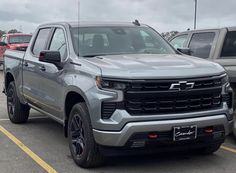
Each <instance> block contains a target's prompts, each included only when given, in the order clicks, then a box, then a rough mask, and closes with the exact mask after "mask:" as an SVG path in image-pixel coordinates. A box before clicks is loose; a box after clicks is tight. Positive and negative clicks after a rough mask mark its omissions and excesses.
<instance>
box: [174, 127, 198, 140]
mask: <svg viewBox="0 0 236 173" xmlns="http://www.w3.org/2000/svg"><path fill="white" fill-rule="evenodd" d="M196 138H197V126H196V125H192V126H182V127H174V130H173V140H174V141H185V140H194V139H196Z"/></svg>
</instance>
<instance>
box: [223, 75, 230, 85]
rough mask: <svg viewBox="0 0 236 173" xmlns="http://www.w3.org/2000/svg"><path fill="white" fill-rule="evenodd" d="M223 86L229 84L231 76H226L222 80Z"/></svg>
mask: <svg viewBox="0 0 236 173" xmlns="http://www.w3.org/2000/svg"><path fill="white" fill-rule="evenodd" d="M221 83H222V85H224V84H226V83H229V76H228V75H227V74H226V75H225V76H224V77H223V78H222V79H221Z"/></svg>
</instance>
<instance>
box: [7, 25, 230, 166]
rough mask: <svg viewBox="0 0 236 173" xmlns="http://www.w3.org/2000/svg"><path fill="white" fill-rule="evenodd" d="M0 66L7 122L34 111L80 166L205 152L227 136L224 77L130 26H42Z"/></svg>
mask: <svg viewBox="0 0 236 173" xmlns="http://www.w3.org/2000/svg"><path fill="white" fill-rule="evenodd" d="M4 61H5V63H4V76H5V93H6V96H7V109H8V115H9V118H10V120H11V121H12V122H13V123H25V122H27V120H28V117H29V110H30V109H31V108H32V109H35V110H38V111H39V112H41V113H43V114H46V115H48V116H49V117H51V118H53V119H54V120H56V121H58V122H59V123H61V124H62V125H63V126H64V132H65V136H66V137H68V142H69V148H70V151H71V155H72V158H73V159H74V161H75V163H76V164H78V165H79V166H81V167H85V168H89V167H94V166H98V165H100V164H101V163H102V162H103V161H104V157H105V156H107V155H111V154H121V153H123V154H129V153H135V154H137V153H143V152H147V153H153V152H155V151H160V150H161V151H163V150H172V149H179V150H197V151H199V152H201V153H213V152H215V151H216V150H218V148H219V147H220V145H221V144H222V143H223V142H224V139H225V137H226V136H227V135H228V134H229V133H230V132H232V127H233V109H232V99H233V94H232V90H231V88H230V85H229V82H228V76H227V74H226V72H225V70H224V68H223V67H221V66H220V65H219V64H217V63H213V62H210V61H207V60H204V59H201V58H195V57H190V56H187V55H182V54H181V53H179V52H178V51H176V50H175V49H174V48H172V46H170V45H169V43H168V42H167V41H165V40H164V39H163V38H162V37H161V36H160V35H159V34H158V33H157V32H156V31H155V30H154V29H152V28H151V27H149V26H147V25H144V24H140V23H139V22H138V21H135V22H133V23H88V22H80V23H77V22H75V23H73V22H65V23H50V24H44V25H41V26H39V27H38V29H37V30H36V32H35V34H34V35H33V37H32V39H31V42H30V44H29V46H28V48H27V51H26V52H22V51H17V50H7V51H6V52H5V54H4ZM45 142H46V141H45ZM52 148H53V146H52Z"/></svg>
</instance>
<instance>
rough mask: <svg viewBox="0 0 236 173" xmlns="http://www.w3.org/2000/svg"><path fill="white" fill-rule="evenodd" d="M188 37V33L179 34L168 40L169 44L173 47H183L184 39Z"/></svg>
mask: <svg viewBox="0 0 236 173" xmlns="http://www.w3.org/2000/svg"><path fill="white" fill-rule="evenodd" d="M187 39H188V35H187V34H185V35H179V36H177V37H175V38H174V39H173V40H171V41H170V44H171V45H172V46H173V47H174V48H175V49H177V48H183V47H184V46H185V44H186V41H187Z"/></svg>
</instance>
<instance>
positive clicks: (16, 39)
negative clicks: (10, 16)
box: [9, 35, 32, 44]
mask: <svg viewBox="0 0 236 173" xmlns="http://www.w3.org/2000/svg"><path fill="white" fill-rule="evenodd" d="M31 37H32V36H31V35H16V36H10V38H9V43H10V44H15V43H29V42H30V39H31Z"/></svg>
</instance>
